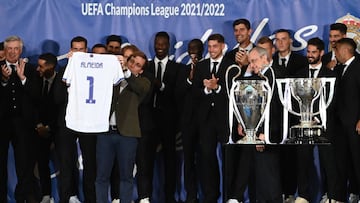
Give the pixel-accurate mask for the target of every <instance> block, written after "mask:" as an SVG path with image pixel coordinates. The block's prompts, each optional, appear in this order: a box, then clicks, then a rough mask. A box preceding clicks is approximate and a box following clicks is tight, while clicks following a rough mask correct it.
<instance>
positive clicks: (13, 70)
mask: <svg viewBox="0 0 360 203" xmlns="http://www.w3.org/2000/svg"><path fill="white" fill-rule="evenodd" d="M10 68H11V74H15V73H16V70H15V65H14V64H11V65H10Z"/></svg>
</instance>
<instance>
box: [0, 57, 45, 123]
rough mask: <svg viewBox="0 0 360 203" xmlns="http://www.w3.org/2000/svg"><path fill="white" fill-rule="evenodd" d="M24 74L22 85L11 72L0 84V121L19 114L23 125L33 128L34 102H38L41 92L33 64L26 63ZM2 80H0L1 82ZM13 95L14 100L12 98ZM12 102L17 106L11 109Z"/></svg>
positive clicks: (0, 64) (0, 62)
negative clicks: (6, 79) (13, 91)
mask: <svg viewBox="0 0 360 203" xmlns="http://www.w3.org/2000/svg"><path fill="white" fill-rule="evenodd" d="M4 64H6V62H5V61H0V66H2V65H4ZM24 74H25V76H26V82H25V84H24V85H23V84H22V83H21V80H20V78H19V77H18V76H17V74H16V73H12V75H11V76H10V79H9V81H8V82H7V83H6V85H5V86H4V85H3V84H1V85H0V92H1V97H0V104H1V108H0V121H2V120H3V119H8V118H9V117H12V116H19V117H21V118H23V119H24V122H25V123H23V124H24V125H27V126H28V127H31V128H33V127H36V115H37V113H36V112H37V110H36V104H37V103H38V102H39V97H40V93H41V92H40V88H39V86H38V82H37V79H36V68H35V66H32V65H31V64H29V63H27V64H26V65H25V70H24ZM1 77H2V76H1ZM3 82H4V81H1V83H3ZM13 88H14V89H15V96H13V93H12V90H13ZM13 97H14V98H15V100H13V99H12V98H13ZM14 104H15V105H16V107H17V108H16V109H13V106H14Z"/></svg>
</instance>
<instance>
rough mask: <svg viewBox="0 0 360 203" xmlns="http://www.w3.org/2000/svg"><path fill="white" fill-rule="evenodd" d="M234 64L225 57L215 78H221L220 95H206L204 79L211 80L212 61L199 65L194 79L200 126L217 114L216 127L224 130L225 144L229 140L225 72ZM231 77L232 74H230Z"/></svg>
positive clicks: (206, 60) (202, 62) (219, 82)
mask: <svg viewBox="0 0 360 203" xmlns="http://www.w3.org/2000/svg"><path fill="white" fill-rule="evenodd" d="M232 64H234V62H233V61H231V60H230V59H228V58H226V57H223V59H222V61H221V63H220V65H219V68H218V71H217V73H216V75H215V77H217V78H219V81H218V84H219V85H220V86H221V90H220V92H219V93H215V92H213V93H211V94H205V92H204V88H205V87H204V85H203V80H204V79H210V78H211V72H210V59H209V58H208V59H205V60H203V61H201V62H199V63H198V64H197V68H196V71H195V73H194V79H193V97H194V100H195V101H198V103H197V104H196V105H197V106H196V107H195V108H196V111H197V112H196V117H197V121H198V123H199V124H200V125H203V124H204V123H206V120H207V119H208V118H209V116H210V114H215V115H216V118H217V123H216V125H217V126H218V127H219V128H220V129H222V132H224V133H223V136H224V137H222V140H221V141H223V142H226V140H227V135H228V134H229V133H227V132H228V131H229V129H228V120H229V119H228V106H229V103H228V101H229V100H228V96H227V93H226V84H225V72H226V70H227V69H228V67H229V66H230V65H232ZM230 75H231V74H230ZM231 78H232V77H231Z"/></svg>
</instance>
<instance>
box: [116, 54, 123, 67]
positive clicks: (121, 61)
mask: <svg viewBox="0 0 360 203" xmlns="http://www.w3.org/2000/svg"><path fill="white" fill-rule="evenodd" d="M116 58H117V59H118V60H119V62H120V64H121V66H122V67H123V69H124V66H125V58H124V56H123V55H116Z"/></svg>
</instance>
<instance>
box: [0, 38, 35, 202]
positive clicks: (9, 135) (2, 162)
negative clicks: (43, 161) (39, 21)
mask: <svg viewBox="0 0 360 203" xmlns="http://www.w3.org/2000/svg"><path fill="white" fill-rule="evenodd" d="M4 46H5V61H1V62H0V66H1V84H0V93H1V97H0V104H1V109H0V129H1V131H2V133H1V136H0V150H1V151H0V184H1V186H0V201H1V202H7V178H8V177H7V160H8V149H9V142H10V141H11V143H12V146H13V148H14V157H15V168H16V175H17V179H18V182H17V185H16V189H15V199H16V201H17V202H25V201H27V202H36V201H39V200H38V198H39V197H38V194H37V193H38V192H39V191H38V188H37V184H36V179H35V177H34V173H33V170H34V165H35V156H34V154H33V152H34V146H35V145H34V144H35V143H34V138H35V128H36V112H37V111H36V108H35V107H36V103H37V102H38V98H39V96H40V91H39V90H40V88H38V83H37V81H36V79H35V78H36V71H35V68H34V67H32V66H31V65H29V64H27V63H26V62H25V61H24V60H23V59H20V55H21V53H22V49H23V41H22V40H21V38H19V37H17V36H10V37H8V38H6V39H5V43H4Z"/></svg>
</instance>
